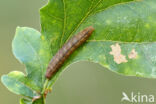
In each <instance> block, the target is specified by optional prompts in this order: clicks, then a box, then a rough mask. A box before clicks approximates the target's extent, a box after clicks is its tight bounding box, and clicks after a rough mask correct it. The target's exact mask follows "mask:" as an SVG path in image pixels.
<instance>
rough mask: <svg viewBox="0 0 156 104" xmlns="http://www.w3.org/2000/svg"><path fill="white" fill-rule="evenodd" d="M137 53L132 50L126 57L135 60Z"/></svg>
mask: <svg viewBox="0 0 156 104" xmlns="http://www.w3.org/2000/svg"><path fill="white" fill-rule="evenodd" d="M137 55H138V53H137V52H136V51H135V49H133V50H132V51H131V52H130V54H129V55H128V58H129V59H136V57H137Z"/></svg>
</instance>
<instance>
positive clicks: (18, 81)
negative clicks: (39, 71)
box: [2, 71, 37, 98]
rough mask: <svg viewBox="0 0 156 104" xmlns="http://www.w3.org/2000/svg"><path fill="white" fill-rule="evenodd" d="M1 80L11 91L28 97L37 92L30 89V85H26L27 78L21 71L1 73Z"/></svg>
mask: <svg viewBox="0 0 156 104" xmlns="http://www.w3.org/2000/svg"><path fill="white" fill-rule="evenodd" d="M2 82H3V84H4V85H5V86H6V87H7V88H8V89H9V90H10V91H11V92H14V93H16V94H20V95H23V96H27V97H30V98H32V97H33V96H36V95H37V93H35V92H34V91H33V90H32V88H31V86H29V85H27V82H28V80H27V79H26V78H25V76H24V74H23V73H22V72H17V71H14V72H11V73H9V74H8V75H3V76H2ZM23 89H24V90H23Z"/></svg>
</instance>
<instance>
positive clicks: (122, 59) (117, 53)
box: [110, 43, 128, 64]
mask: <svg viewBox="0 0 156 104" xmlns="http://www.w3.org/2000/svg"><path fill="white" fill-rule="evenodd" d="M111 48H112V51H111V52H110V54H111V55H113V56H114V61H115V62H116V63H117V64H121V63H126V62H128V61H127V59H126V56H124V55H122V54H121V47H120V45H119V44H118V43H116V44H115V45H111Z"/></svg>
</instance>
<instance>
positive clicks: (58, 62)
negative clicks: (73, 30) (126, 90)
mask: <svg viewBox="0 0 156 104" xmlns="http://www.w3.org/2000/svg"><path fill="white" fill-rule="evenodd" d="M93 31H94V28H93V27H92V26H89V27H87V28H85V29H84V30H82V31H81V32H79V33H78V34H76V35H74V36H73V37H72V38H71V39H69V40H68V41H67V42H66V43H65V44H64V45H63V47H62V48H61V49H60V50H58V52H57V53H56V54H55V56H54V57H53V58H52V59H51V61H50V63H49V65H48V67H47V71H46V78H47V79H49V80H50V79H51V77H52V76H53V75H54V74H55V73H56V72H57V71H58V70H59V68H60V67H61V66H62V64H63V63H64V62H65V60H66V59H67V58H68V57H69V56H70V55H71V54H72V53H73V51H74V50H75V49H77V48H78V47H79V46H80V45H81V44H83V43H84V42H85V41H86V40H87V39H88V38H89V36H90V35H91V34H92V32H93Z"/></svg>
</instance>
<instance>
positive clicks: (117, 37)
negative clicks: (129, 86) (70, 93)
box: [41, 0, 156, 88]
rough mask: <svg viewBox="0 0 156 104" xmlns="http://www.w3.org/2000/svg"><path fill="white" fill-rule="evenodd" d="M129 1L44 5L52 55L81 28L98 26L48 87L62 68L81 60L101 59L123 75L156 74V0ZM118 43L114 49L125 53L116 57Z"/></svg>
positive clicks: (53, 0)
mask: <svg viewBox="0 0 156 104" xmlns="http://www.w3.org/2000/svg"><path fill="white" fill-rule="evenodd" d="M128 1H130V0H122V1H121V0H111V1H106V0H86V1H85V0H50V1H49V3H48V5H47V6H45V7H43V8H42V9H41V26H42V34H43V36H44V38H45V39H46V40H47V41H48V43H49V44H51V52H52V56H53V55H55V53H56V52H57V51H58V50H59V48H60V47H61V46H62V45H63V44H64V43H65V42H66V41H67V40H69V39H70V37H71V36H73V35H74V34H76V33H78V32H79V31H80V30H83V29H84V28H85V27H88V26H93V27H94V28H95V32H94V33H93V34H92V36H91V37H90V38H89V40H88V41H87V42H86V43H85V44H84V45H82V46H81V47H80V48H79V49H77V50H76V51H75V52H74V53H73V54H72V56H71V57H70V58H69V59H68V60H67V61H66V63H65V64H64V65H63V67H62V68H61V69H60V70H59V72H57V73H56V75H55V76H53V78H52V79H51V83H49V88H50V87H51V85H52V84H53V83H54V82H55V80H56V79H57V78H58V76H59V75H60V73H61V72H62V71H63V69H65V68H66V67H67V66H68V65H70V64H72V63H74V62H78V61H90V62H95V63H99V64H101V65H102V66H104V67H106V68H108V69H110V70H112V71H114V72H117V73H121V74H124V75H132V76H142V77H152V78H155V77H156V60H155V57H156V54H155V53H154V52H155V50H156V48H155V47H156V43H155V41H156V30H155V28H156V22H155V21H156V1H155V0H141V1H131V2H128ZM115 46H118V48H117V49H116V51H115V52H114V53H120V51H121V56H122V57H117V56H116V57H117V59H114V57H115V56H113V55H112V54H110V53H111V51H112V47H114V48H115ZM120 49H121V50H120ZM135 55H136V57H134V56H135ZM128 56H129V57H130V58H129V57H128ZM122 58H124V59H122ZM115 60H116V61H115ZM120 61H121V62H120ZM122 61H123V62H122Z"/></svg>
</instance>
